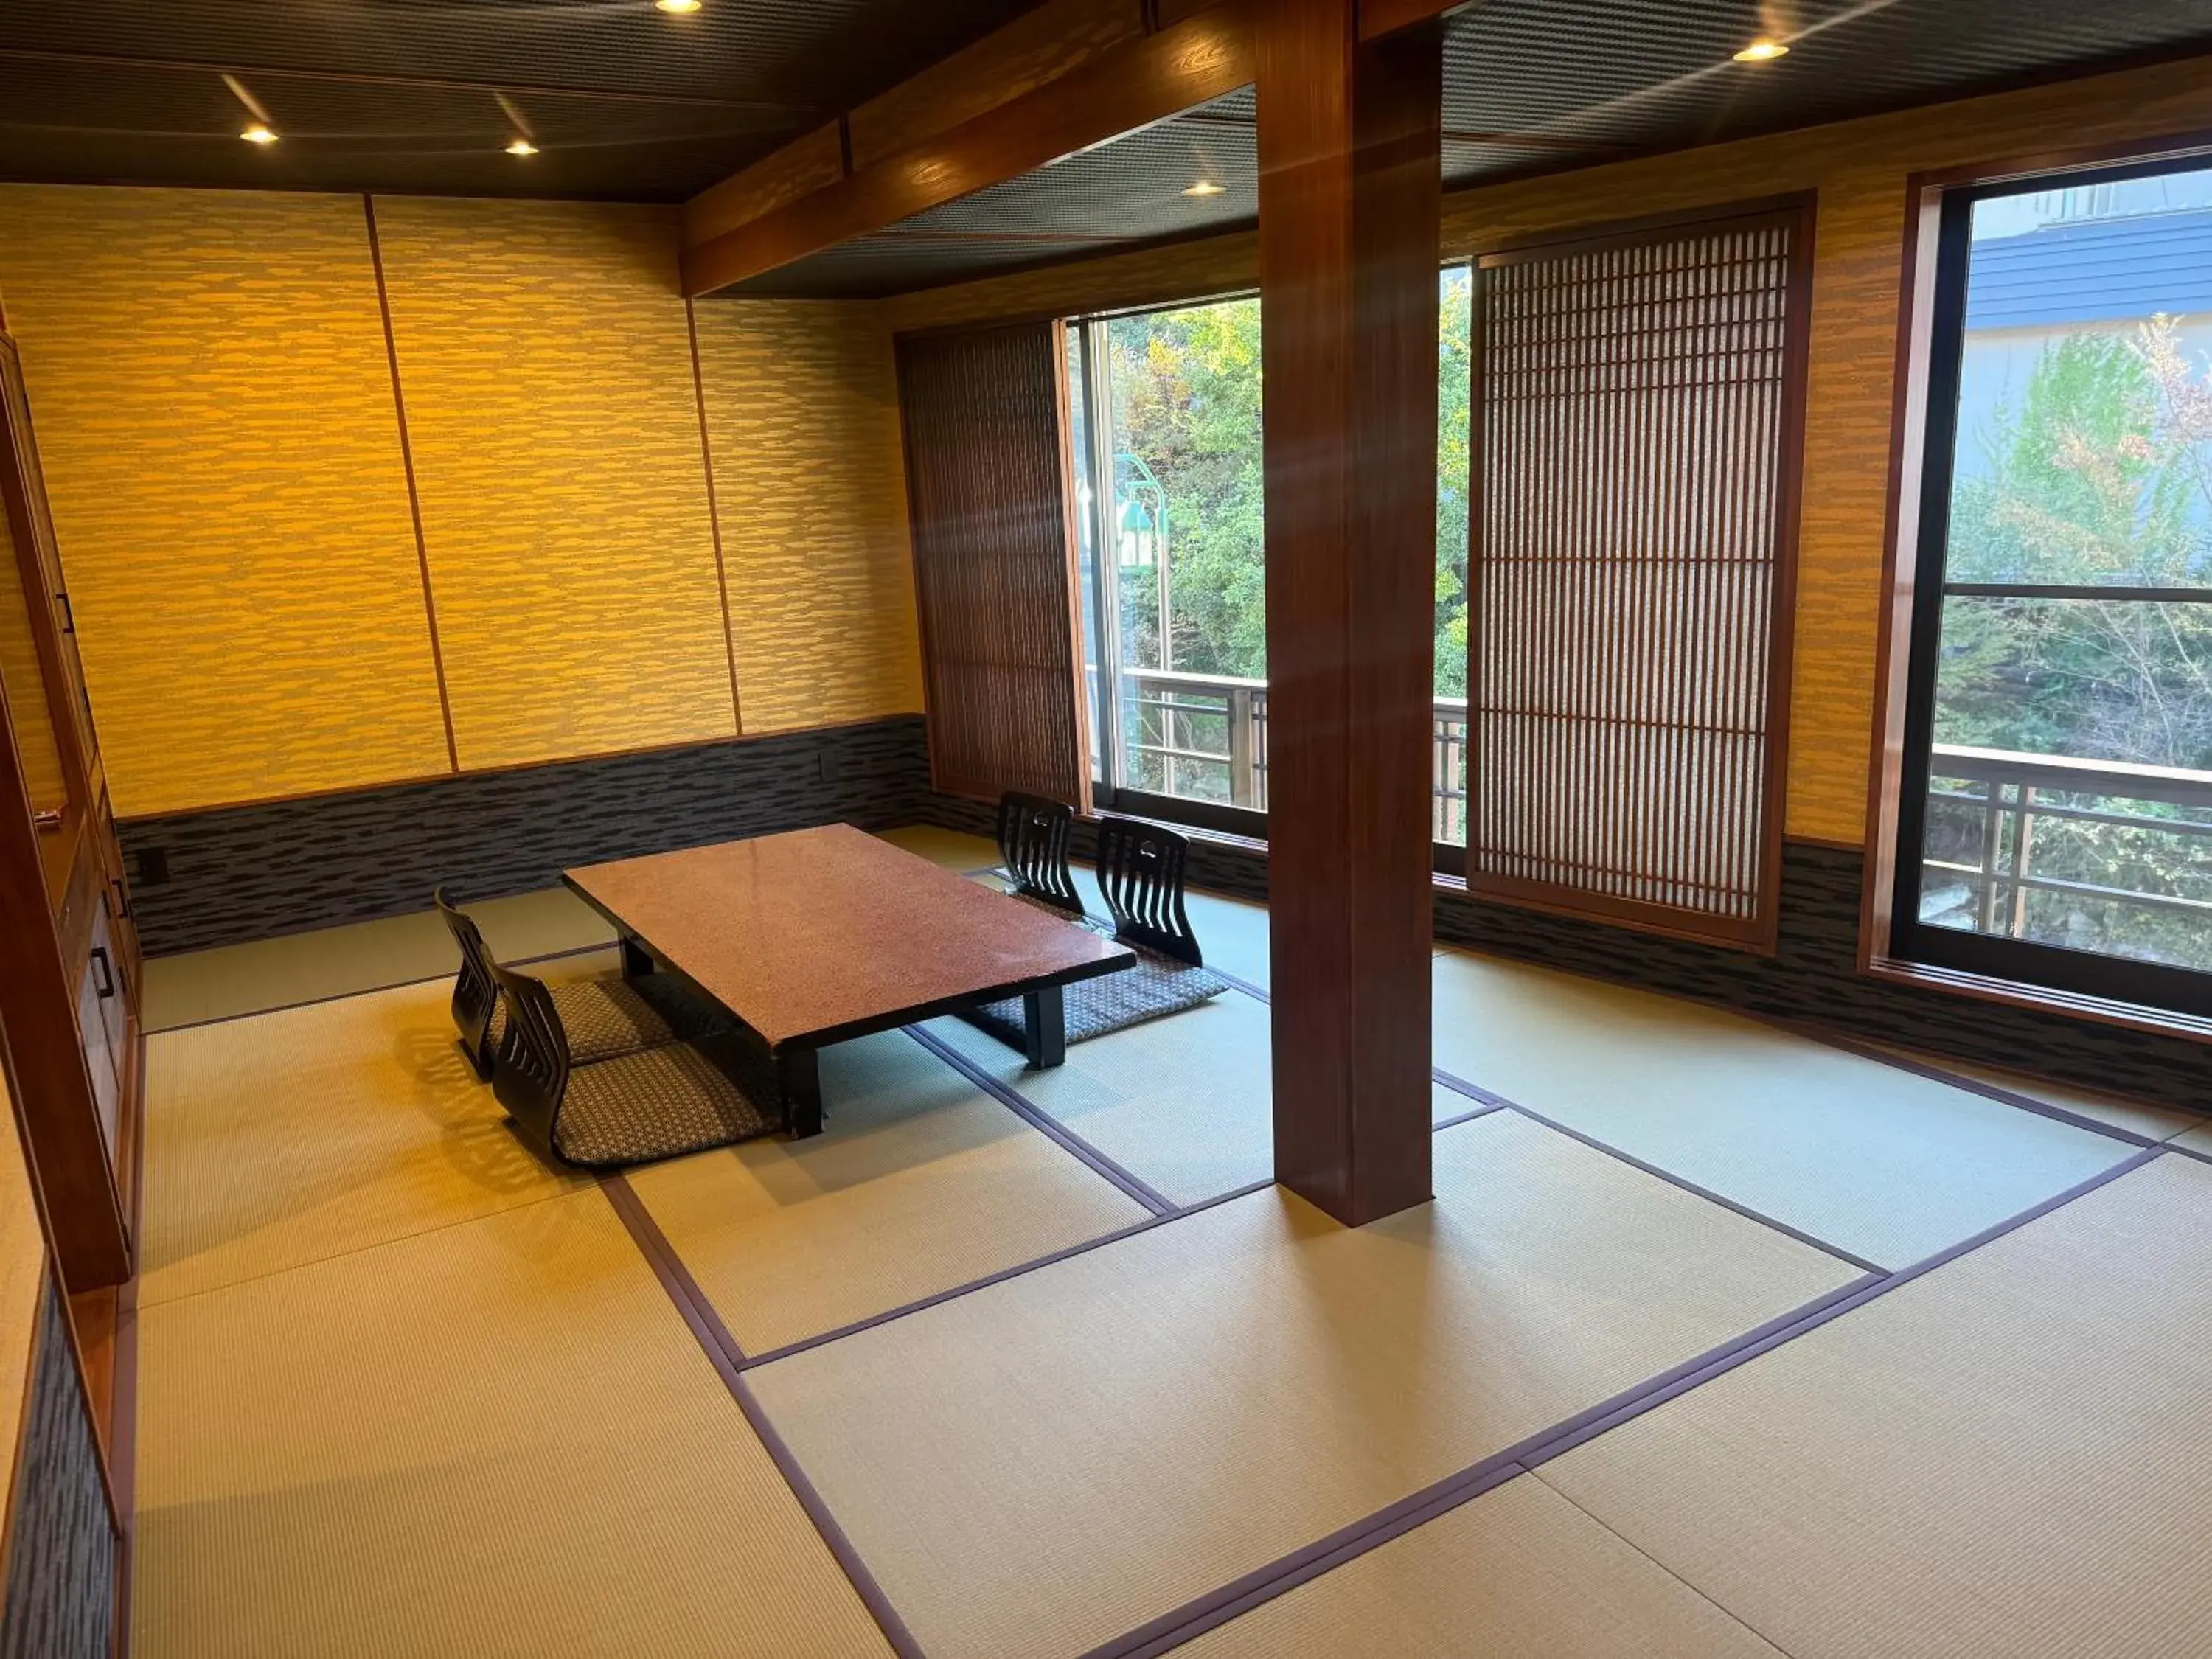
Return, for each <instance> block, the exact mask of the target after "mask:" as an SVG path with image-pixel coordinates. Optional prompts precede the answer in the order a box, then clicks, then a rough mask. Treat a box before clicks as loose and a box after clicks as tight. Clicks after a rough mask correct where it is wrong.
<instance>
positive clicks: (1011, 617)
mask: <svg viewBox="0 0 2212 1659" xmlns="http://www.w3.org/2000/svg"><path fill="white" fill-rule="evenodd" d="M1060 340H1061V336H1060V330H1059V327H1058V325H1054V324H1050V323H1040V324H1035V325H1022V326H1018V327H1012V328H995V329H987V330H981V331H975V332H969V333H961V334H946V335H924V336H918V337H906V338H902V339H901V340H900V341H899V342H898V375H899V408H900V412H901V415H902V417H903V419H904V422H905V428H906V459H907V494H908V508H909V513H910V516H911V520H912V523H913V530H914V565H915V598H916V604H917V609H918V611H919V612H920V617H921V640H922V675H923V681H924V685H925V688H926V690H927V701H928V707H929V756H930V770H931V775H932V778H933V781H934V782H935V784H936V787H938V788H939V789H941V790H944V791H945V792H946V793H951V794H962V795H973V796H976V797H979V798H981V799H997V798H998V796H999V795H1000V793H1003V792H1004V791H1006V790H1009V789H1018V790H1023V791H1025V792H1027V793H1031V794H1040V795H1048V796H1050V797H1052V798H1053V799H1056V800H1063V801H1066V802H1068V803H1069V804H1070V805H1076V806H1082V805H1086V804H1087V802H1086V800H1085V794H1084V784H1085V777H1086V774H1087V770H1088V769H1087V767H1086V765H1085V757H1084V750H1083V722H1082V715H1081V712H1080V709H1079V704H1078V702H1077V698H1078V696H1079V684H1078V677H1079V663H1080V659H1079V657H1078V656H1077V654H1076V628H1075V620H1074V618H1075V611H1074V604H1075V574H1074V557H1073V544H1072V542H1071V541H1070V539H1069V534H1068V532H1069V519H1068V508H1067V499H1066V482H1067V476H1068V474H1067V468H1066V459H1065V457H1064V455H1063V453H1062V446H1063V442H1064V438H1063V435H1064V433H1065V432H1066V426H1067V422H1066V381H1065V379H1064V376H1065V374H1066V367H1065V356H1064V353H1063V352H1062V350H1061V348H1060Z"/></svg>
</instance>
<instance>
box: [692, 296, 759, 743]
mask: <svg viewBox="0 0 2212 1659" xmlns="http://www.w3.org/2000/svg"><path fill="white" fill-rule="evenodd" d="M684 330H685V331H686V332H687V333H688V334H689V335H690V340H691V400H692V402H693V404H696V406H697V408H698V410H699V460H700V465H701V466H702V469H703V471H704V474H705V477H706V480H707V530H708V534H709V535H711V536H712V537H713V538H714V598H715V603H716V604H717V605H720V607H721V611H722V650H723V652H724V653H725V654H726V655H727V657H728V658H729V660H730V718H731V719H732V720H733V721H735V722H736V724H735V726H733V727H732V730H733V731H734V732H736V733H737V734H738V736H739V737H743V736H744V731H745V705H744V696H742V695H741V694H740V693H739V691H738V635H737V629H736V626H735V624H734V623H732V622H731V620H730V576H729V570H728V568H727V565H726V562H725V560H724V559H723V556H722V503H721V501H720V497H719V496H718V495H716V494H715V490H714V439H713V437H712V436H711V435H709V434H708V429H707V378H706V376H705V375H704V374H702V372H701V371H700V368H699V313H697V311H696V310H695V309H694V308H693V306H692V302H691V301H689V300H686V301H684Z"/></svg>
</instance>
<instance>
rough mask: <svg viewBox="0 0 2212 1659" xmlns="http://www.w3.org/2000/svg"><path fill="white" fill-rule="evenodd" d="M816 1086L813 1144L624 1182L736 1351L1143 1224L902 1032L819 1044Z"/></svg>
mask: <svg viewBox="0 0 2212 1659" xmlns="http://www.w3.org/2000/svg"><path fill="white" fill-rule="evenodd" d="M822 1092H823V1098H824V1099H825V1101H827V1103H828V1104H829V1124H828V1127H827V1128H826V1130H825V1131H824V1133H823V1134H821V1135H820V1136H819V1137H817V1138H816V1139H809V1140H801V1141H791V1140H782V1139H776V1140H757V1141H751V1142H749V1143H747V1144H745V1145H744V1146H733V1147H730V1148H728V1149H726V1150H724V1151H720V1152H702V1153H701V1154H700V1155H699V1156H697V1157H696V1158H684V1159H682V1160H680V1161H678V1162H677V1163H673V1164H660V1165H658V1166H656V1167H654V1168H652V1169H647V1170H636V1171H634V1172H633V1173H632V1174H631V1176H630V1177H629V1181H630V1184H631V1186H632V1187H633V1188H635V1189H636V1192H637V1194H638V1196H639V1198H641V1200H643V1201H644V1203H645V1206H646V1207H647V1210H648V1211H650V1212H652V1215H653V1219H654V1220H655V1221H656V1222H657V1223H658V1224H659V1226H660V1229H661V1231H662V1232H663V1233H664V1234H665V1236H666V1237H667V1238H668V1241H669V1243H671V1245H672V1246H673V1247H674V1249H675V1250H676V1253H677V1255H678V1256H679V1257H680V1258H681V1259H682V1261H683V1262H684V1266H685V1267H687V1268H689V1269H690V1273H691V1274H692V1276H693V1278H694V1279H696V1280H697V1282H698V1284H699V1285H700V1287H701V1289H702V1290H703V1291H705V1293H706V1295H707V1297H708V1300H709V1301H710V1302H712V1303H713V1304H714V1308H715V1310H716V1312H718V1313H719V1314H720V1316H721V1317H722V1322H723V1323H724V1325H725V1326H726V1327H727V1328H728V1329H729V1331H730V1333H731V1334H732V1335H733V1336H734V1337H736V1339H737V1340H738V1345H739V1346H741V1347H743V1348H744V1351H745V1352H747V1353H749V1354H762V1353H766V1352H769V1351H771V1350H773V1349H775V1348H779V1347H781V1346H784V1345H785V1344H786V1343H789V1342H795V1341H797V1340H800V1339H801V1338H804V1337H809V1336H816V1335H819V1334H822V1333H823V1332H824V1331H831V1330H836V1329H837V1328H840V1327H841V1326H844V1325H847V1324H849V1323H851V1322H854V1320H859V1319H865V1318H867V1317H869V1316H872V1315H875V1314H879V1313H884V1312H885V1311H887V1310H890V1309H893V1308H897V1307H902V1306H904V1305H905V1304H908V1303H910V1302H915V1301H918V1300H920V1299H921V1298H922V1297H927V1296H933V1295H934V1294H936V1293H937V1292H939V1291H947V1290H951V1289H952V1288H953V1287H955V1286H956V1285H964V1284H968V1283H970V1282H971V1281H973V1280H975V1279H981V1278H983V1277H985V1276H986V1275H987V1274H990V1273H997V1272H1000V1271H1001V1270H1002V1269H1005V1268H1007V1267H1018V1266H1019V1265H1021V1264H1022V1263H1024V1262H1025V1261H1035V1260H1036V1258H1038V1257H1039V1256H1043V1255H1050V1254H1052V1253H1053V1252H1054V1251H1055V1250H1059V1249H1066V1247H1067V1246H1069V1245H1071V1244H1078V1243H1082V1242H1083V1241H1084V1240H1085V1239H1090V1238H1096V1237H1098V1236H1099V1235H1101V1234H1103V1233H1109V1232H1112V1231H1115V1229H1117V1228H1121V1227H1126V1226H1127V1225H1130V1224H1131V1223H1133V1222H1138V1221H1142V1220H1143V1219H1145V1218H1146V1216H1148V1215H1149V1214H1150V1213H1151V1212H1150V1211H1148V1210H1146V1208H1145V1206H1143V1205H1141V1204H1139V1203H1138V1202H1137V1201H1136V1200H1134V1199H1133V1198H1130V1197H1129V1196H1127V1194H1124V1193H1122V1192H1121V1189H1120V1188H1116V1187H1115V1186H1113V1185H1111V1184H1110V1183H1109V1182H1107V1181H1105V1180H1104V1179H1103V1177H1101V1176H1097V1175H1096V1174H1094V1173H1093V1172H1092V1171H1091V1169H1090V1168H1089V1166H1087V1165H1085V1164H1083V1163H1081V1162H1080V1161H1079V1160H1078V1159H1077V1158H1074V1157H1073V1156H1072V1155H1071V1154H1070V1153H1069V1152H1066V1151H1065V1150H1064V1149H1063V1148H1061V1147H1060V1146H1056V1145H1054V1143H1053V1142H1052V1141H1051V1140H1049V1139H1047V1138H1046V1137H1045V1136H1044V1135H1042V1134H1041V1133H1038V1131H1036V1129H1034V1128H1032V1127H1030V1125H1028V1124H1027V1123H1025V1122H1024V1121H1022V1120H1021V1119H1020V1118H1018V1117H1017V1116H1016V1115H1014V1114H1013V1113H1012V1112H1011V1111H1009V1110H1008V1109H1006V1107H1005V1106H1003V1105H1001V1104H1000V1103H999V1102H997V1101H995V1100H994V1099H992V1098H991V1097H989V1096H988V1095H986V1094H984V1093H983V1092H981V1091H980V1090H978V1089H977V1088H976V1087H975V1085H973V1084H971V1083H969V1081H968V1080H967V1079H965V1078H963V1077H962V1076H961V1075H960V1074H959V1073H957V1072H956V1071H954V1070H953V1069H952V1068H951V1066H947V1065H946V1064H945V1062H944V1061H943V1060H939V1058H937V1056H935V1055H934V1054H931V1053H930V1052H929V1051H928V1050H927V1049H926V1048H923V1047H922V1046H921V1044H920V1043H918V1042H915V1041H914V1040H913V1039H912V1038H911V1037H909V1036H906V1035H905V1034H904V1033H903V1032H900V1031H889V1032H885V1033H884V1034H883V1035H882V1036H872V1037H863V1038H861V1039H860V1041H858V1042H845V1043H840V1044H838V1045H836V1047H834V1048H825V1049H823V1052H822Z"/></svg>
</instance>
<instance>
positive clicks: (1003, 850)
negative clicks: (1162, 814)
mask: <svg viewBox="0 0 2212 1659" xmlns="http://www.w3.org/2000/svg"><path fill="white" fill-rule="evenodd" d="M1074 817H1075V814H1074V811H1073V809H1072V808H1070V807H1068V806H1066V805H1062V804H1061V803H1060V802H1058V801H1052V800H1045V799H1041V798H1039V797H1037V796H1035V795H1014V794H1009V795H1007V796H1006V797H1004V798H1003V799H1000V803H999V851H1000V854H1001V855H1002V856H1003V857H1004V858H1005V859H1006V872H1007V874H1008V875H1009V877H1010V878H1012V892H1013V895H1014V896H1015V897H1016V898H1019V899H1024V900H1026V901H1028V902H1030V903H1031V904H1035V905H1038V906H1040V907H1041V908H1045V909H1049V910H1054V911H1058V912H1060V913H1061V914H1062V915H1067V916H1068V917H1069V919H1070V920H1071V921H1080V922H1081V923H1082V924H1083V925H1084V926H1085V927H1090V928H1091V929H1093V930H1095V931H1096V932H1098V933H1110V934H1111V935H1112V936H1113V937H1114V938H1115V939H1117V940H1119V941H1120V942H1121V943H1122V944H1124V945H1128V946H1129V947H1130V948H1131V949H1132V950H1133V951H1135V952H1136V953H1137V960H1136V963H1135V965H1134V966H1133V967H1130V968H1127V969H1123V970H1122V971H1121V972H1120V973H1118V974H1106V975H1102V976H1101V977H1099V978H1097V979H1086V980H1079V981H1077V982H1076V983H1074V984H1073V985H1071V986H1069V987H1066V992H1065V993H1064V996H1065V999H1066V1011H1067V1040H1068V1041H1069V1042H1082V1041H1084V1040H1085V1038H1086V1037H1095V1036H1105V1035H1106V1034H1107V1033H1108V1032H1109V1031H1119V1030H1123V1029H1125V1028H1126V1027H1128V1026H1131V1025H1136V1024H1141V1023H1142V1022H1144V1021H1146V1020H1148V1019H1158V1018H1161V1017H1162V1016H1164V1015H1167V1014H1179V1013H1182V1012H1183V1011H1184V1010H1186V1009H1189V1008H1195V1007H1197V1006H1199V1005H1200V1003H1204V1002H1208V1001H1211V1000H1212V999H1213V998H1215V997H1218V996H1219V995H1220V994H1222V993H1223V992H1224V991H1225V990H1227V989H1228V988H1229V981H1226V980H1225V979H1223V978H1222V977H1221V976H1220V975H1218V974H1214V973H1210V972H1208V971H1207V970H1206V958H1205V957H1204V955H1203V953H1202V952H1201V951H1200V950H1199V945H1198V934H1197V932H1196V931H1195V930H1194V928H1193V927H1191V925H1190V917H1189V915H1188V913H1187V911H1186V910H1185V908H1184V904H1183V876H1184V870H1185V866H1186V865H1187V864H1188V860H1189V849H1190V843H1189V842H1187V841H1185V840H1184V839H1183V838H1182V836H1178V835H1177V834H1176V833H1175V831H1173V830H1172V829H1161V828H1160V827H1159V826H1158V824H1152V823H1139V821H1138V820H1136V819H1134V818H1106V819H1104V820H1103V821H1102V822H1101V823H1099V826H1098V887H1099V891H1100V892H1101V893H1103V895H1104V896H1105V899H1106V908H1107V909H1108V910H1109V911H1110V912H1111V913H1112V920H1111V921H1110V922H1109V921H1099V920H1097V918H1095V917H1092V916H1089V915H1085V914H1084V909H1083V899H1082V896H1081V892H1080V890H1079V889H1078V888H1077V886H1076V884H1075V875H1074V872H1073V869H1072V868H1071V867H1070V866H1069V864H1068V859H1067V843H1068V836H1069V831H1070V830H1071V829H1072V828H1073V823H1074ZM970 1018H971V1022H972V1023H973V1024H977V1025H980V1026H981V1027H982V1028H983V1029H984V1030H987V1031H989V1032H990V1033H991V1034H992V1035H993V1036H997V1037H999V1038H1000V1040H1002V1041H1004V1042H1011V1043H1012V1044H1013V1045H1014V1046H1015V1047H1017V1048H1019V1047H1020V1046H1021V1041H1022V1018H1023V1016H1022V1005H1021V1003H1020V1002H1019V1001H1018V1000H1013V1001H1006V1002H994V1003H988V1004H986V1005H985V1006H983V1007H981V1008H980V1009H978V1010H976V1011H975V1013H974V1014H973V1015H972V1016H970Z"/></svg>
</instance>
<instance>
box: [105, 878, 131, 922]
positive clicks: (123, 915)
mask: <svg viewBox="0 0 2212 1659" xmlns="http://www.w3.org/2000/svg"><path fill="white" fill-rule="evenodd" d="M107 884H108V885H109V886H110V887H112V888H113V889H114V890H115V919H116V920H117V921H130V920H131V890H130V889H129V888H128V887H125V885H124V884H123V878H122V877H120V876H110V877H109V878H107Z"/></svg>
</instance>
